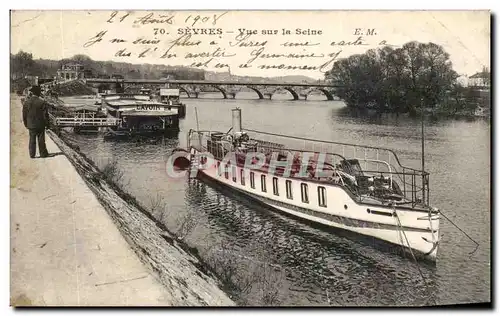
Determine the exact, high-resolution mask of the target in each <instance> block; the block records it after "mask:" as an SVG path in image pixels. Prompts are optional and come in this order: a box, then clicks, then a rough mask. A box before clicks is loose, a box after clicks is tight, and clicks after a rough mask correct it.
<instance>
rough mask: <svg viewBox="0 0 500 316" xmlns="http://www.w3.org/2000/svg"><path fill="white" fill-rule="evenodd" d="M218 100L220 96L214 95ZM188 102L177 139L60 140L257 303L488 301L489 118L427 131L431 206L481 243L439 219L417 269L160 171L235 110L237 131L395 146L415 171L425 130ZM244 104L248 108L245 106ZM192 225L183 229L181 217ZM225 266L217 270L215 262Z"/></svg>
mask: <svg viewBox="0 0 500 316" xmlns="http://www.w3.org/2000/svg"><path fill="white" fill-rule="evenodd" d="M210 97H215V98H210ZM217 97H219V96H218V95H205V96H204V97H203V98H200V99H184V101H183V102H185V103H186V104H187V114H186V118H185V119H184V120H182V121H181V131H180V133H179V135H178V137H177V136H175V137H172V138H163V139H159V140H150V141H137V140H132V141H110V140H105V139H104V138H103V137H102V136H100V135H76V134H71V133H68V134H65V135H66V136H65V137H67V138H68V139H70V140H71V141H72V142H73V143H76V144H77V145H78V146H79V147H80V149H81V151H82V152H83V153H85V154H86V155H87V156H88V157H90V158H91V159H92V160H94V161H95V162H96V163H97V164H98V165H100V166H103V165H105V164H106V163H107V162H109V161H111V160H116V161H117V164H118V167H119V169H120V170H121V171H122V172H123V178H122V179H121V182H122V184H123V186H124V187H125V189H126V191H128V192H129V193H131V194H132V195H134V196H135V197H136V198H137V199H138V200H139V201H140V202H141V204H143V205H144V206H146V207H148V208H150V209H151V212H152V213H153V215H154V216H155V217H156V218H158V219H159V220H161V221H162V222H164V224H165V225H166V226H167V227H168V228H169V229H170V230H171V231H173V232H178V233H179V234H180V235H182V236H183V237H184V239H185V241H186V242H187V243H188V244H189V245H191V246H193V247H195V248H196V249H197V250H198V251H199V253H200V255H201V256H202V257H203V258H206V259H207V260H209V259H210V258H214V254H216V255H220V256H222V257H224V260H225V261H224V262H223V264H224V266H223V267H224V270H225V271H232V272H231V273H234V277H233V278H234V279H235V280H237V283H238V282H239V283H241V284H243V285H242V287H245V285H248V284H251V285H252V286H248V287H247V288H246V289H245V296H246V299H247V301H246V303H247V304H252V305H261V304H278V305H282V306H286V305H307V306H310V305H352V306H358V305H363V306H378V305H398V306H399V305H402V306H408V305H429V304H457V303H470V302H489V301H490V300H491V297H490V283H491V269H490V128H491V126H490V123H489V121H487V120H483V119H477V120H436V121H427V122H426V134H425V135H426V148H425V150H426V152H425V157H426V170H427V171H429V172H430V174H431V178H430V185H431V187H430V188H431V191H430V198H431V204H433V205H434V206H436V207H438V208H440V209H442V210H443V211H444V212H445V214H446V215H447V216H448V217H449V218H450V219H452V220H453V221H454V222H455V223H456V224H458V225H459V226H460V227H461V228H463V229H464V230H465V231H466V232H467V233H468V234H469V235H470V236H471V237H472V238H474V239H475V240H476V241H477V242H478V243H479V245H480V246H479V248H478V249H477V251H476V252H475V253H473V254H472V255H469V253H470V252H472V251H473V250H474V248H475V244H474V243H472V242H471V241H470V240H468V239H467V238H466V237H465V236H464V235H463V234H462V233H460V232H459V231H458V230H457V229H456V228H455V227H453V226H452V225H451V224H450V223H448V222H447V221H445V220H442V221H441V226H440V228H441V243H440V248H439V252H438V261H437V263H436V265H435V266H433V265H428V264H425V263H415V262H413V261H412V260H411V259H409V258H404V257H403V256H402V255H400V254H393V253H389V252H387V251H384V250H383V249H379V248H378V247H373V246H372V245H371V244H370V243H369V242H368V241H366V240H361V239H359V238H356V237H353V236H351V235H348V234H344V233H341V232H338V231H332V230H327V229H324V228H321V227H315V226H314V225H311V224H307V223H303V222H300V221H297V220H295V219H293V218H289V217H286V216H283V215H281V214H278V213H275V212H273V211H270V210H269V209H267V208H265V207H262V206H260V205H255V204H254V203H252V202H251V201H249V200H247V199H246V198H245V197H242V196H237V195H235V194H234V193H233V192H231V191H227V190H225V189H223V188H220V187H217V186H215V185H214V184H213V183H208V182H202V181H200V180H195V179H191V180H189V179H187V178H181V179H172V178H170V177H169V176H168V175H167V173H166V171H165V162H166V160H167V158H168V155H169V154H170V152H171V151H172V149H174V148H176V147H177V146H179V145H185V139H186V132H187V131H188V130H189V129H190V128H196V124H197V123H196V119H195V108H196V109H197V112H198V118H199V126H200V129H202V130H204V129H215V130H220V131H227V130H228V129H229V128H230V127H231V112H230V110H231V109H232V108H234V107H236V106H237V107H240V108H241V109H242V117H243V125H244V127H247V128H251V129H256V130H262V131H267V132H275V133H282V134H288V135H295V136H305V137H311V138H316V139H324V140H332V141H341V142H352V143H359V144H365V145H371V146H381V147H388V148H391V149H394V150H395V151H396V152H397V154H398V156H399V158H400V160H402V162H403V164H405V165H409V166H413V167H417V168H418V167H419V164H420V155H421V152H420V148H421V145H420V144H421V143H420V141H421V139H420V122H419V121H418V120H417V121H416V120H410V119H408V118H405V117H399V118H396V117H383V118H367V117H366V116H364V117H363V116H353V115H349V114H346V111H345V106H344V104H343V103H342V102H339V101H324V100H323V97H322V96H315V97H310V99H309V100H308V101H292V100H289V98H290V95H275V96H273V100H272V101H269V100H254V99H252V98H253V97H254V96H253V95H252V94H251V93H248V94H245V93H240V94H238V96H237V99H236V100H222V99H216V98H217ZM245 98H246V99H245ZM186 219H189V220H186ZM214 262H218V264H221V265H222V263H221V262H222V261H214Z"/></svg>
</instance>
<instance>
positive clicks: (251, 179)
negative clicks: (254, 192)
mask: <svg viewBox="0 0 500 316" xmlns="http://www.w3.org/2000/svg"><path fill="white" fill-rule="evenodd" d="M250 186H251V187H252V189H255V174H254V173H253V172H250Z"/></svg>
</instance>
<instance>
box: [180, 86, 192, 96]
mask: <svg viewBox="0 0 500 316" xmlns="http://www.w3.org/2000/svg"><path fill="white" fill-rule="evenodd" d="M179 91H184V93H186V94H187V96H188V98H191V95H190V94H189V90H188V89H186V88H184V87H181V86H179Z"/></svg>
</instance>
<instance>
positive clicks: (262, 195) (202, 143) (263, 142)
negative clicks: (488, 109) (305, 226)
mask: <svg viewBox="0 0 500 316" xmlns="http://www.w3.org/2000/svg"><path fill="white" fill-rule="evenodd" d="M232 114H233V127H232V129H231V130H230V131H229V132H220V131H195V130H191V131H190V132H189V135H188V149H189V154H188V155H189V159H190V160H191V168H192V169H194V170H196V173H197V175H199V176H206V177H208V178H210V179H213V180H215V181H217V182H219V183H220V184H223V185H224V186H227V187H230V188H232V189H235V190H237V191H238V192H240V193H241V194H244V195H247V196H249V197H251V198H253V199H255V200H257V201H260V202H262V203H264V204H266V205H268V206H270V207H272V208H274V209H276V210H279V211H282V212H284V213H287V214H290V215H293V216H296V217H300V218H303V219H306V220H309V221H313V222H317V223H321V224H324V225H328V226H332V227H336V228H340V229H344V230H348V231H351V232H355V233H358V234H362V235H365V236H370V237H374V238H376V239H379V240H382V241H385V242H388V243H389V245H392V246H397V247H398V248H399V247H401V248H402V249H404V250H405V251H407V252H409V253H411V254H412V255H413V256H414V257H415V258H417V257H419V258H426V259H430V260H432V261H435V260H436V255H437V251H438V244H439V219H440V216H439V215H440V213H439V211H438V210H437V209H435V208H432V207H431V206H429V174H428V173H427V172H425V171H422V170H416V169H413V168H409V167H405V166H403V165H401V164H400V161H399V159H398V157H397V155H396V153H395V152H394V151H392V150H390V149H384V148H378V147H371V146H361V145H354V144H347V143H338V142H329V141H318V140H312V139H306V138H299V137H290V136H284V135H276V134H271V133H265V132H259V131H254V130H249V129H242V125H241V111H240V109H234V110H233V112H232Z"/></svg>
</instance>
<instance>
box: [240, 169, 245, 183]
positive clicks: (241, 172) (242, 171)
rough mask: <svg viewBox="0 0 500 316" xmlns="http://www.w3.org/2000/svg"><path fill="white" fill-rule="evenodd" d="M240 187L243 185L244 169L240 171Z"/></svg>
mask: <svg viewBox="0 0 500 316" xmlns="http://www.w3.org/2000/svg"><path fill="white" fill-rule="evenodd" d="M240 179H241V185H245V169H243V168H242V169H241V170H240Z"/></svg>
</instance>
